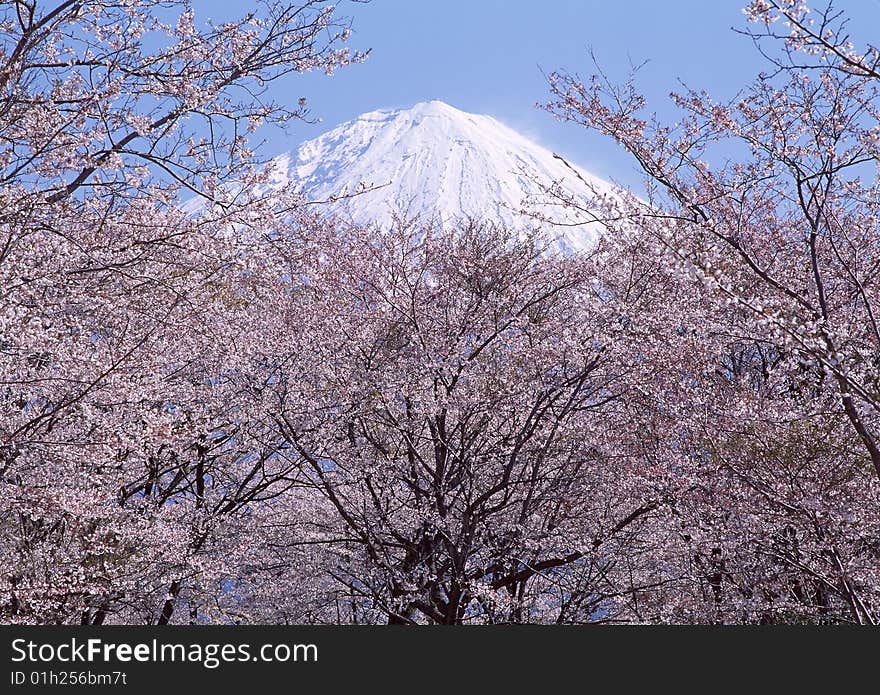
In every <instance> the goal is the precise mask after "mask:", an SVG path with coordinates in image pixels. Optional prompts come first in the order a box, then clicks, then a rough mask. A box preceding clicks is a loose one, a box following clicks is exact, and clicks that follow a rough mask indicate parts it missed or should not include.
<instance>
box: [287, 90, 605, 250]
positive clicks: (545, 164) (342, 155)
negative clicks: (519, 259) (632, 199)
mask: <svg viewBox="0 0 880 695" xmlns="http://www.w3.org/2000/svg"><path fill="white" fill-rule="evenodd" d="M577 172H578V173H577V174H575V172H574V171H572V169H571V168H569V167H568V166H566V165H565V164H564V163H563V162H562V161H560V160H559V159H557V158H555V157H554V156H553V154H552V153H551V152H549V151H548V150H546V149H544V148H542V147H540V146H539V145H536V144H535V143H533V142H531V141H530V140H528V139H526V138H524V137H523V136H522V135H520V134H519V133H517V132H516V131H514V130H512V129H510V128H508V127H507V126H505V125H503V124H501V123H499V122H498V121H496V120H495V119H494V118H491V117H490V116H482V115H475V114H470V113H465V112H463V111H459V110H458V109H455V108H453V107H451V106H449V105H448V104H445V103H443V102H440V101H431V102H426V103H421V104H416V105H415V106H413V107H412V108H410V109H405V110H396V111H391V110H384V111H372V112H370V113H365V114H363V115H361V116H359V117H358V118H356V119H354V120H352V121H349V122H348V123H343V124H342V125H340V126H338V127H336V128H334V129H333V130H331V131H329V132H327V133H325V134H324V135H321V136H319V137H317V138H315V139H314V140H310V141H308V142H305V143H303V144H302V145H301V146H300V147H299V148H298V149H297V150H296V151H295V152H291V153H287V154H284V155H281V156H280V157H277V158H276V159H275V160H274V170H273V176H272V181H273V183H274V184H275V185H281V184H284V183H286V182H287V181H292V182H294V183H295V184H296V185H297V187H299V188H300V190H302V192H303V193H304V194H305V195H306V197H307V198H308V199H310V200H327V199H330V198H333V197H338V196H340V195H344V194H346V193H351V192H353V191H356V190H358V188H359V187H360V186H362V185H366V186H368V187H375V188H374V189H373V190H368V191H367V192H365V193H361V194H359V195H356V196H354V197H350V198H346V199H343V200H337V201H336V202H334V203H333V204H332V205H331V209H332V210H333V211H334V212H335V213H337V214H341V215H343V216H346V217H349V218H350V219H352V220H353V221H355V222H360V223H375V224H378V225H381V226H384V225H387V224H388V223H389V222H390V221H391V219H392V217H393V215H394V214H395V213H404V214H408V215H413V214H419V215H422V216H424V217H428V218H433V219H439V220H440V221H441V222H444V223H446V222H449V221H450V220H453V219H455V218H456V217H461V216H473V217H480V218H488V219H490V220H493V221H496V222H503V223H505V224H508V225H515V226H521V227H524V226H534V225H537V224H538V223H537V222H536V220H535V219H534V218H532V217H530V216H528V215H526V214H523V212H522V210H523V208H525V209H526V210H528V211H529V212H531V213H538V214H540V215H543V216H545V217H547V218H549V219H552V220H554V221H558V222H562V223H572V222H576V221H581V220H582V219H583V214H580V215H577V214H575V213H574V212H573V211H571V210H569V209H563V208H561V207H560V206H558V205H548V204H546V203H539V202H536V201H538V200H539V199H540V200H543V201H547V200H548V199H547V196H546V195H544V194H542V191H541V186H540V185H539V184H538V183H536V182H535V180H538V181H541V182H543V183H544V184H551V183H553V182H556V183H557V184H558V185H559V186H560V187H561V189H562V190H564V191H565V192H566V193H568V194H571V195H573V196H575V197H578V198H580V199H581V200H584V201H585V202H586V203H587V204H588V201H589V199H590V196H591V193H590V191H589V189H588V187H587V186H586V185H585V184H584V183H583V182H582V181H579V180H578V174H579V175H580V176H581V177H583V179H584V180H585V181H587V182H588V183H589V184H590V185H591V186H594V187H595V188H596V190H597V191H599V192H600V193H604V194H612V195H613V192H614V188H613V187H612V186H611V185H610V184H608V183H607V182H605V181H602V180H601V179H597V178H596V177H594V176H592V175H591V174H589V173H588V172H586V171H582V170H577ZM598 231H599V230H598V229H597V228H596V225H580V226H577V227H557V228H553V229H551V233H552V234H553V235H554V236H555V237H557V238H558V245H559V247H560V248H561V249H562V250H565V251H573V250H578V249H583V248H588V247H589V246H590V245H592V242H593V241H594V239H595V237H596V234H597V233H598Z"/></svg>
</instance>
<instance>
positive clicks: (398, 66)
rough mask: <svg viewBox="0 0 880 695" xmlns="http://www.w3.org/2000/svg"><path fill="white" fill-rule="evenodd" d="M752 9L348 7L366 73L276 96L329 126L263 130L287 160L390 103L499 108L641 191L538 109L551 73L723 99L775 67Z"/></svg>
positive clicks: (299, 80)
mask: <svg viewBox="0 0 880 695" xmlns="http://www.w3.org/2000/svg"><path fill="white" fill-rule="evenodd" d="M745 1H746V0H666V1H662V0H371V1H370V2H369V3H366V4H361V3H355V2H351V1H350V0H342V1H341V2H340V3H339V8H340V13H341V14H343V15H347V16H351V17H353V19H354V24H353V30H354V35H353V37H352V39H351V42H350V45H351V46H352V47H354V48H357V49H366V48H370V49H372V53H371V55H370V57H369V59H368V60H367V61H366V62H365V63H364V64H361V65H356V66H352V67H348V68H345V69H343V70H340V71H338V72H337V73H336V74H335V75H334V76H332V77H325V76H320V75H307V76H294V77H291V78H285V80H283V81H280V82H277V83H275V84H274V85H273V96H274V97H275V98H276V99H277V100H279V101H287V102H288V103H291V104H295V103H296V100H297V99H298V98H299V97H301V96H304V97H306V98H307V99H308V101H309V103H310V105H311V109H312V112H313V114H314V115H315V116H318V117H320V118H321V119H322V123H320V124H317V125H309V124H301V123H294V124H293V125H292V126H291V128H290V130H289V132H287V133H282V132H278V131H271V132H263V133H261V135H263V136H265V137H266V138H267V143H266V145H265V146H264V148H263V149H262V150H261V153H262V154H264V155H274V154H277V153H280V152H283V151H285V150H288V149H292V148H293V147H295V146H296V145H297V144H298V143H299V142H301V141H303V140H307V139H309V138H312V137H315V136H316V135H318V134H320V133H321V132H323V131H325V130H328V129H329V128H331V127H333V126H335V125H337V124H339V123H341V122H343V121H346V120H349V119H351V118H354V117H355V116H357V115H358V114H361V113H363V112H365V111H372V110H374V109H378V108H398V107H407V106H411V105H412V104H415V103H417V102H419V101H428V100H431V99H440V100H443V101H445V102H447V103H449V104H451V105H453V106H455V107H457V108H460V109H462V110H465V111H472V112H475V113H488V114H490V115H492V116H495V117H496V118H497V119H499V120H500V121H502V122H504V123H506V124H507V125H509V126H511V127H513V128H515V129H517V130H519V131H520V132H522V133H523V134H525V135H527V136H529V137H530V138H531V139H533V140H535V141H536V142H539V143H540V144H542V145H544V146H545V147H548V148H550V149H552V150H554V151H556V152H559V153H560V154H562V155H564V156H566V157H568V158H569V159H571V160H572V161H574V162H577V163H578V164H580V165H581V166H583V167H585V168H586V169H588V170H589V171H591V172H593V173H594V174H596V175H598V176H602V177H605V178H609V179H614V180H616V181H619V182H621V183H624V184H635V183H636V182H637V177H636V176H635V174H634V171H633V169H632V166H631V165H630V163H629V161H628V159H627V158H626V157H625V156H624V155H623V153H622V152H620V151H619V150H617V149H616V147H615V146H614V145H613V143H609V142H607V141H604V140H602V139H601V138H598V137H597V136H591V135H589V134H587V133H585V132H584V131H583V130H582V129H580V128H577V127H572V126H567V125H564V124H560V123H558V122H556V121H555V120H554V119H553V118H552V117H551V116H550V115H549V114H546V113H544V112H542V111H540V110H538V109H536V108H535V104H536V103H537V102H542V103H543V102H545V101H546V100H547V99H548V89H547V83H546V79H545V78H544V75H543V73H542V71H543V72H550V71H552V70H554V69H559V68H565V69H567V70H569V71H570V72H579V73H581V74H583V75H585V76H586V75H589V74H590V72H591V68H592V63H591V59H590V57H589V54H588V51H589V50H590V49H592V50H593V51H594V53H595V54H596V56H597V58H598V59H599V61H600V63H601V64H602V65H603V68H604V69H605V70H606V71H607V72H608V73H609V74H610V75H611V76H612V77H615V78H619V79H624V78H625V77H626V76H627V74H628V72H629V66H630V64H631V63H636V64H638V63H642V62H643V61H646V60H647V61H649V62H648V63H647V65H646V66H645V67H644V68H643V69H642V70H641V71H640V73H639V74H640V77H639V82H640V85H641V87H642V89H643V91H644V92H645V93H646V94H647V96H648V97H649V99H650V101H651V102H652V107H653V108H655V109H656V110H657V111H658V112H660V113H661V115H664V114H670V115H672V114H673V113H674V112H672V111H666V110H665V109H668V105H667V103H668V99H667V95H668V93H669V92H670V91H671V90H674V89H677V88H678V87H679V86H680V84H679V82H680V81H681V82H684V83H686V84H688V85H689V86H692V87H697V88H706V89H708V90H709V91H710V92H711V93H713V94H715V95H717V96H718V97H719V98H721V97H729V96H733V95H734V94H736V92H737V91H738V89H739V88H740V87H741V86H742V85H743V84H744V83H745V82H747V81H748V80H749V79H750V78H751V77H752V76H754V75H755V74H756V73H757V72H758V71H759V70H760V69H761V68H762V67H763V64H762V63H761V61H760V59H759V56H758V55H757V53H756V52H755V51H754V49H753V48H752V45H751V42H750V40H749V39H748V38H747V37H744V36H741V35H739V34H736V33H735V32H734V31H733V30H732V28H734V27H735V28H740V29H742V28H744V27H745V26H746V23H745V18H744V16H743V14H742V11H741V9H742V6H743V5H744V4H745ZM193 4H194V8H195V10H196V15H197V20H198V19H199V18H201V19H204V18H206V17H213V18H215V19H221V18H227V17H229V16H230V15H235V14H239V13H244V12H246V10H247V9H248V0H237V1H232V0H193ZM835 6H836V7H837V8H838V9H843V10H844V11H845V12H846V13H847V14H848V15H850V16H851V17H852V23H851V30H852V33H853V37H854V38H856V39H858V38H862V39H864V40H868V39H873V40H874V41H875V42H877V41H878V40H880V36H878V35H880V0H844V1H839V2H836V3H835Z"/></svg>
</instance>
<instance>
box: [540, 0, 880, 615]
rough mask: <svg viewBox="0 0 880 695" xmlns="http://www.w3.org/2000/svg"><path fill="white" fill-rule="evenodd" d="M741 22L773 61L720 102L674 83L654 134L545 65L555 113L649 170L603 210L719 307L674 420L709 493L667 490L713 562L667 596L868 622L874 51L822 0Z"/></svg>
mask: <svg viewBox="0 0 880 695" xmlns="http://www.w3.org/2000/svg"><path fill="white" fill-rule="evenodd" d="M746 13H747V15H748V17H749V19H750V20H751V21H752V22H755V23H756V24H755V25H754V26H756V27H757V29H754V30H752V31H750V32H749V33H750V34H751V35H752V37H753V38H754V39H755V41H756V43H757V45H758V47H759V49H760V50H761V51H762V52H763V53H764V54H765V55H767V56H768V58H769V62H768V65H769V69H768V72H767V73H766V74H761V75H759V76H758V77H757V79H756V80H755V81H754V82H753V83H752V84H751V85H749V86H748V87H746V88H745V89H744V90H743V92H742V93H741V94H739V95H738V96H737V97H736V98H734V99H733V100H732V101H730V102H725V103H719V102H717V101H715V100H713V99H712V98H711V96H710V95H709V94H707V93H706V92H700V91H696V90H687V91H685V92H684V93H678V94H673V100H674V102H675V104H676V105H677V106H678V107H679V108H680V110H681V112H682V116H681V119H680V120H679V121H678V122H677V123H675V124H673V125H665V124H662V123H660V122H658V120H657V118H656V117H655V116H653V115H651V114H650V113H647V112H646V108H645V100H644V98H643V97H642V96H641V95H640V94H639V92H638V90H637V88H636V86H635V83H634V81H633V80H630V81H628V82H626V83H624V84H615V83H613V82H612V81H611V80H610V79H608V78H607V76H605V75H604V74H601V73H600V74H597V75H596V76H594V77H592V78H591V79H588V80H582V79H581V78H579V77H578V76H577V75H573V74H569V73H562V72H557V73H554V74H552V75H551V77H550V84H551V89H552V93H553V101H552V102H551V103H550V104H549V105H548V108H549V110H550V111H551V112H553V113H554V114H556V115H557V116H558V117H559V118H561V119H564V120H569V121H574V122H577V123H580V124H581V125H583V126H585V127H587V128H590V129H593V130H596V131H598V132H600V133H602V134H604V135H607V136H609V137H612V138H614V139H615V140H616V141H617V142H618V143H620V144H621V145H622V146H623V147H624V148H625V150H626V151H627V152H628V153H629V154H630V155H631V156H632V157H633V158H634V160H635V161H636V162H637V163H638V165H639V166H640V167H641V168H642V170H643V171H644V173H645V175H646V179H647V196H645V197H643V199H639V198H636V197H633V196H629V197H622V198H621V199H620V200H619V201H616V202H614V201H612V203H613V204H609V205H608V206H607V207H606V209H605V210H604V211H603V212H601V213H600V216H604V217H605V220H606V222H607V223H608V224H612V225H614V224H620V220H625V221H626V223H627V224H630V225H637V226H638V228H639V229H641V230H642V231H643V233H644V234H645V237H646V240H647V239H649V240H652V241H653V243H654V244H655V245H656V246H657V247H658V249H659V253H660V255H661V257H662V258H663V259H664V263H666V264H667V265H668V266H669V267H670V268H672V269H673V270H675V271H676V272H677V273H678V274H680V275H682V276H688V277H691V278H693V279H694V281H695V282H699V283H700V284H701V285H702V286H703V287H704V292H703V293H702V299H703V301H705V302H707V303H708V304H707V306H706V312H707V316H714V317H715V319H714V320H713V321H712V322H711V323H707V326H706V328H707V331H706V335H707V339H708V340H709V341H710V342H711V343H712V344H714V348H713V349H714V350H715V356H714V358H713V359H712V360H711V362H710V363H709V364H707V365H706V369H705V370H704V373H703V374H702V375H694V376H695V387H696V388H695V390H694V393H693V396H692V400H693V401H696V402H699V403H700V404H701V406H702V407H701V408H700V409H694V411H693V413H692V414H691V415H690V416H688V418H687V422H689V423H690V427H689V429H690V430H691V433H692V436H691V437H690V449H691V450H690V451H689V452H688V453H687V455H686V457H685V458H686V459H687V461H688V467H687V470H690V471H691V473H690V475H692V476H693V480H694V485H695V487H694V490H701V491H702V494H695V493H694V494H689V495H686V496H684V497H682V498H681V499H679V501H678V507H679V509H680V510H682V513H683V514H684V513H685V511H684V510H688V511H687V512H686V513H687V514H688V515H690V517H691V520H690V522H689V523H690V524H691V525H692V526H693V528H694V529H696V530H697V531H698V533H693V532H691V531H688V532H686V535H687V536H688V542H689V543H694V542H696V541H699V543H700V545H702V546H703V548H702V549H701V550H700V551H699V553H698V554H697V555H695V560H698V561H695V564H694V569H695V570H699V568H700V567H703V568H706V569H705V570H699V571H697V572H696V573H695V577H697V578H699V576H700V574H701V573H702V574H703V579H700V581H698V582H695V583H694V584H693V589H691V590H686V589H685V588H683V586H680V587H679V588H680V590H681V592H682V593H680V594H679V595H678V597H675V596H671V595H670V596H667V601H668V604H667V605H669V606H674V605H676V604H677V603H678V602H679V601H680V602H681V603H680V604H678V605H679V606H680V607H679V608H678V609H676V610H682V611H684V612H683V613H681V614H678V615H677V616H676V617H675V619H678V620H686V621H694V620H697V621H700V620H707V619H711V620H726V621H737V622H738V621H771V622H772V621H777V620H830V621H835V620H848V621H853V622H858V623H875V622H876V621H877V610H878V608H877V605H878V595H877V591H878V586H880V585H878V577H877V573H876V568H877V566H878V562H877V560H878V556H877V552H878V546H877V544H876V538H877V531H878V516H877V513H878V501H880V500H878V481H880V477H878V476H880V449H878V432H880V430H878V428H880V401H878V393H880V391H878V381H877V365H878V362H877V356H878V349H880V333H878V332H877V322H876V317H877V311H878V301H880V295H878V290H877V283H876V274H877V268H878V267H880V236H878V227H877V219H878V193H880V189H878V184H877V181H878V179H877V168H876V165H877V158H878V151H880V150H878V143H880V138H878V134H880V124H878V100H877V82H876V79H877V74H876V66H877V51H876V49H874V48H870V47H869V48H867V49H865V50H859V49H856V48H855V47H854V46H853V44H852V43H851V41H850V39H849V37H848V35H847V33H846V30H845V25H844V24H843V18H842V17H841V16H840V15H839V14H837V13H836V12H835V11H834V10H833V8H831V6H828V7H827V8H826V9H825V10H824V11H823V12H820V13H819V14H818V20H814V19H813V15H812V14H811V13H810V10H809V9H808V8H807V7H805V6H804V5H803V4H802V3H796V2H763V1H756V2H754V3H752V4H751V5H750V6H749V7H748V8H747V9H746ZM783 27H784V28H783ZM698 376H699V377H700V378H699V379H698V378H697V377H698ZM685 422H686V421H682V425H684V424H685ZM700 587H702V588H700Z"/></svg>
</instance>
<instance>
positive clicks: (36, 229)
mask: <svg viewBox="0 0 880 695" xmlns="http://www.w3.org/2000/svg"><path fill="white" fill-rule="evenodd" d="M256 7H257V9H255V10H254V11H253V12H251V13H249V14H248V15H247V16H246V17H244V18H242V19H240V20H236V21H231V22H228V23H224V24H218V25H212V24H208V25H203V24H202V23H200V22H198V21H197V20H196V18H195V16H194V13H193V11H192V9H191V8H190V7H189V5H188V4H187V3H185V2H152V1H149V0H145V1H142V2H118V3H116V2H88V1H69V2H68V1H64V2H56V3H53V4H49V3H42V2H37V1H36V0H30V1H28V0H20V1H16V2H11V3H5V4H4V5H3V7H2V10H0V12H2V14H0V34H2V44H0V87H2V96H0V99H2V101H0V119H2V120H0V123H2V126H0V132H2V134H0V177H2V186H0V287H2V295H0V363H2V366H0V373H2V391H0V394H2V395H0V408H2V418H0V481H2V486H3V494H2V497H3V503H2V506H0V510H2V511H0V534H2V536H0V537H2V541H0V554H2V560H0V567H2V570H0V596H2V598H0V611H2V613H0V614H2V615H3V619H4V620H8V621H13V622H83V623H101V622H104V621H105V620H106V619H108V618H110V619H114V620H117V621H133V622H147V623H153V622H157V623H160V624H161V623H165V622H168V621H170V620H171V619H172V617H174V618H175V619H179V618H181V616H180V612H179V611H177V613H175V611H176V606H177V605H178V603H179V602H180V601H179V599H180V597H182V596H184V595H188V596H189V603H188V609H189V615H187V616H186V617H185V618H183V619H190V620H200V617H199V615H200V611H202V610H203V609H202V607H201V605H200V603H199V600H200V599H201V594H200V591H201V587H206V586H208V587H210V586H212V583H214V582H215V580H216V576H217V573H218V572H219V571H220V569H224V568H222V563H221V562H220V560H219V559H218V558H221V557H222V554H223V548H222V544H223V539H224V538H226V536H225V535H224V532H223V531H222V529H221V526H222V524H223V522H224V520H225V519H226V518H229V517H232V516H234V515H236V514H239V513H242V511H243V510H244V509H245V508H246V507H247V505H248V504H249V503H251V502H254V501H256V500H259V499H261V498H263V497H269V496H271V495H272V494H274V493H275V490H276V484H277V485H278V486H282V487H283V485H284V482H283V481H284V474H283V471H279V470H276V469H273V468H271V466H269V465H267V463H266V459H267V457H268V455H269V454H268V453H267V452H266V451H264V450H263V449H261V444H260V443H256V442H253V441H251V440H249V439H248V436H247V433H246V432H243V431H241V430H242V427H241V423H242V422H244V421H246V419H247V413H246V412H243V409H242V407H241V405H240V404H239V403H238V402H237V401H236V399H235V394H234V393H233V392H232V391H231V390H230V388H227V382H228V381H229V380H228V378H227V376H226V375H228V374H229V373H231V372H234V371H235V370H236V369H237V368H238V367H239V365H240V364H241V363H242V362H246V361H247V359H248V355H249V350H250V349H251V348H250V347H249V333H248V327H249V326H250V325H253V324H254V322H255V321H256V317H257V316H259V314H258V313H256V312H258V311H259V306H260V302H261V300H265V298H266V297H268V296H269V294H270V292H271V288H273V287H275V286H277V285H278V283H279V282H281V278H282V276H283V274H284V273H285V272H287V271H288V267H289V263H283V262H281V261H279V262H273V260H272V258H273V256H271V255H270V254H268V253H266V249H267V248H268V245H269V244H270V241H268V240H267V237H266V231H267V230H266V224H265V221H266V220H271V219H274V217H275V216H276V215H279V214H282V213H283V215H286V214H287V212H288V210H289V209H290V208H291V207H293V206H295V205H297V204H298V201H297V200H296V199H295V197H294V196H292V195H291V194H290V193H289V192H287V191H279V192H277V193H275V194H272V195H269V194H264V193H261V191H263V190H264V187H261V186H260V184H261V182H262V181H264V180H265V176H266V172H265V170H264V167H262V165H261V164H260V163H259V161H258V160H256V159H255V157H254V156H253V154H252V152H251V151H249V149H248V147H247V142H246V140H245V136H246V134H247V133H248V132H253V130H254V129H255V128H257V127H258V126H259V124H260V123H261V122H264V121H270V122H276V123H277V122H284V121H287V120H289V119H291V118H301V117H304V116H305V115H306V111H305V102H304V101H302V100H301V101H300V102H298V103H297V105H295V106H294V107H293V108H290V107H289V106H287V105H285V104H274V103H272V102H270V101H268V100H267V99H266V98H265V90H266V87H267V85H268V84H269V83H270V82H271V81H272V80H274V79H276V78H278V77H280V76H282V75H285V74H288V73H292V72H298V73H302V72H305V71H308V70H315V69H317V70H324V71H326V72H332V71H333V70H334V69H335V68H337V67H339V66H340V65H344V64H346V63H348V62H351V61H352V60H356V59H358V56H356V55H353V54H349V52H348V50H347V49H345V48H344V47H343V46H342V45H341V44H342V42H343V41H344V40H345V39H346V38H347V36H348V29H347V25H346V23H345V22H344V21H343V20H340V19H338V18H337V17H336V15H335V14H334V12H333V8H332V7H331V6H328V5H325V4H324V3H323V2H305V3H303V4H300V5H292V4H289V3H280V2H266V3H261V4H259V5H258V6H256ZM180 195H185V196H188V197H189V196H193V195H195V196H198V197H199V198H200V199H202V200H204V201H205V204H204V205H203V208H202V210H201V214H199V215H196V216H194V215H192V214H190V213H191V210H185V209H181V208H180V207H179V206H178V202H179V196H180ZM283 215H282V216H283ZM279 263H281V265H280V266H279ZM264 271H265V272H264ZM273 325H274V324H273ZM263 337H264V338H266V335H265V334H263Z"/></svg>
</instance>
